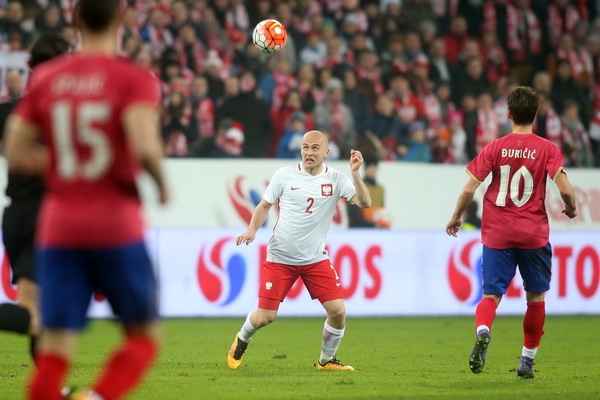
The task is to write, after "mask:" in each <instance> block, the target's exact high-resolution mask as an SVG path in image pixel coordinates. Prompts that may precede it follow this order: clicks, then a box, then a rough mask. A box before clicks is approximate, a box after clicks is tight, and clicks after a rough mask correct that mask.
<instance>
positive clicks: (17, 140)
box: [4, 114, 48, 175]
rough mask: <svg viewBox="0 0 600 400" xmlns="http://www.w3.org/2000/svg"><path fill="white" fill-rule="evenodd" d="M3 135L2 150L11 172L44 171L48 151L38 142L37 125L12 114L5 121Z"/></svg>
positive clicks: (32, 172)
mask: <svg viewBox="0 0 600 400" xmlns="http://www.w3.org/2000/svg"><path fill="white" fill-rule="evenodd" d="M4 137H5V138H6V140H5V142H4V152H5V155H6V161H7V163H8V169H9V170H10V171H11V172H13V173H17V174H25V175H42V174H43V173H44V171H45V169H46V166H47V165H48V153H47V151H46V148H45V147H44V146H42V145H40V144H39V141H38V139H39V130H38V128H37V126H35V125H34V124H32V123H31V122H28V121H26V120H24V119H23V118H21V117H20V116H18V115H14V114H13V115H11V116H10V117H9V118H8V121H7V122H6V132H5V134H4Z"/></svg>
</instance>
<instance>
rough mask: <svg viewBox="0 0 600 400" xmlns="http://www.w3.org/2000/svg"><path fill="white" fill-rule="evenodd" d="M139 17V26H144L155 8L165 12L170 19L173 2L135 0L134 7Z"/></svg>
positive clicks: (165, 0)
mask: <svg viewBox="0 0 600 400" xmlns="http://www.w3.org/2000/svg"><path fill="white" fill-rule="evenodd" d="M133 7H134V8H135V11H136V15H137V17H138V25H140V26H142V25H144V24H145V23H146V20H147V19H148V15H150V11H152V9H154V8H155V7H159V8H160V9H162V10H163V12H164V13H165V15H166V16H167V17H169V16H170V15H171V1H170V0H158V1H157V0H135V3H134V5H133Z"/></svg>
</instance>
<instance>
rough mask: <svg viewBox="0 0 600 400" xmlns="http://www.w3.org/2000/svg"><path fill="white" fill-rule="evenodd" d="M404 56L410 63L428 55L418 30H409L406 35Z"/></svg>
mask: <svg viewBox="0 0 600 400" xmlns="http://www.w3.org/2000/svg"><path fill="white" fill-rule="evenodd" d="M404 57H405V58H406V60H407V61H408V62H409V63H413V62H414V61H415V60H416V59H417V58H419V57H427V56H426V55H425V53H424V52H423V45H422V43H421V37H420V36H419V34H418V33H417V32H407V33H406V34H405V35H404Z"/></svg>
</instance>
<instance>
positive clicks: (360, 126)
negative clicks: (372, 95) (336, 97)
mask: <svg viewBox="0 0 600 400" xmlns="http://www.w3.org/2000/svg"><path fill="white" fill-rule="evenodd" d="M366 79H367V80H368V81H369V83H373V81H372V80H371V79H368V78H366ZM380 83H381V82H380ZM343 84H344V104H346V105H347V106H348V107H349V108H350V112H351V113H352V115H353V116H354V122H355V124H356V134H357V135H358V136H363V135H364V133H365V124H366V123H367V120H368V119H369V114H370V109H371V106H370V104H369V100H368V99H367V98H366V97H365V95H363V94H362V93H361V92H360V91H359V89H358V81H357V79H356V73H355V72H354V71H353V70H351V69H349V70H347V71H346V72H345V73H344V82H343ZM382 88H383V86H382Z"/></svg>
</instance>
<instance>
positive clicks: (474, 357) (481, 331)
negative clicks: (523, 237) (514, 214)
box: [469, 245, 516, 374]
mask: <svg viewBox="0 0 600 400" xmlns="http://www.w3.org/2000/svg"><path fill="white" fill-rule="evenodd" d="M481 273H482V280H483V288H482V289H483V297H482V299H481V301H480V302H479V304H477V308H476V309H475V345H474V346H473V349H472V350H471V355H470V356H469V367H470V369H471V372H473V373H474V374H479V373H481V372H482V371H483V367H484V366H485V360H486V356H487V350H488V346H489V344H490V341H491V331H492V325H493V323H494V320H495V319H496V308H497V307H498V304H500V301H501V300H502V296H503V295H504V294H505V293H506V290H507V288H508V285H510V282H511V281H512V279H513V278H514V276H515V273H516V260H515V256H514V254H513V250H511V249H505V250H497V249H491V248H489V247H487V246H485V245H484V246H483V251H482V262H481Z"/></svg>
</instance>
